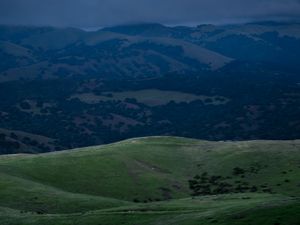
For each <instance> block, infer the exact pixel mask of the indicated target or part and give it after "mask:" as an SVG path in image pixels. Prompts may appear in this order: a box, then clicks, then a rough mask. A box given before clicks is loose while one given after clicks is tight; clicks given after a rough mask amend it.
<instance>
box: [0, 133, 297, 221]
mask: <svg viewBox="0 0 300 225" xmlns="http://www.w3.org/2000/svg"><path fill="white" fill-rule="evenodd" d="M0 174H1V176H0V199H1V201H0V223H1V224H3V225H14V224H18V225H27V224H28V225H29V224H30V225H35V224H36V225H38V224H53V225H54V224H55V225H60V224H70V225H71V224H72V225H74V224H90V225H94V224H95V225H98V224H102V225H110V224H111V225H113V224H130V225H131V224H165V225H167V224H180V225H182V224H186V225H192V224H248V225H249V224H253V225H254V224H264V225H274V224H285V225H295V224H297V223H299V221H300V218H299V212H300V200H299V198H300V192H299V185H300V183H299V179H298V178H299V176H300V142H299V141H244V142H209V141H199V140H195V139H184V138H176V137H148V138H135V139H129V140H126V141H122V142H118V143H115V144H109V145H103V146H95V147H88V148H82V149H74V150H69V151H61V152H54V153H45V154H36V155H32V154H19V155H2V156H0Z"/></svg>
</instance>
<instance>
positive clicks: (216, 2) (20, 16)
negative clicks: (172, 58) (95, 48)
mask: <svg viewBox="0 0 300 225" xmlns="http://www.w3.org/2000/svg"><path fill="white" fill-rule="evenodd" d="M299 18H300V0H0V24H22V25H52V26H73V27H83V28H84V27H86V28H87V27H103V26H111V25H118V24H128V23H142V22H148V23H149V22H156V23H163V24H169V25H176V24H191V25H193V24H201V23H234V22H248V21H252V20H273V19H294V20H299Z"/></svg>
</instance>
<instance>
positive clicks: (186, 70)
mask: <svg viewBox="0 0 300 225" xmlns="http://www.w3.org/2000/svg"><path fill="white" fill-rule="evenodd" d="M0 58H1V62H0V116H1V119H0V153H18V152H47V151H54V150H62V149H67V148H75V147H83V146H90V145H98V144H104V143H111V142H114V141H118V140H123V139H127V138H131V137H136V136H149V135H176V136H184V137H190V138H200V139H208V140H250V139H298V138H300V119H299V113H300V85H299V84H300V77H299V72H300V66H299V58H300V24H299V23H292V22H282V23H278V22H257V23H248V24H233V25H199V26H197V27H184V26H175V27H169V26H164V25H161V24H132V25H123V26H115V27H108V28H103V29H100V30H98V31H93V32H87V31H83V30H80V29H75V28H53V27H25V26H6V25H1V26H0Z"/></svg>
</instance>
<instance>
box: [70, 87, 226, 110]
mask: <svg viewBox="0 0 300 225" xmlns="http://www.w3.org/2000/svg"><path fill="white" fill-rule="evenodd" d="M105 94H106V95H109V96H110V97H108V96H100V95H95V94H93V93H83V94H76V95H74V96H72V98H78V99H79V100H80V101H82V102H85V103H88V104H97V103H99V102H101V101H112V100H116V101H124V100H125V99H136V100H137V101H138V102H140V103H143V104H145V105H148V106H160V105H166V104H168V103H169V102H171V101H173V102H176V103H182V102H185V103H190V102H193V101H202V102H203V104H206V105H224V104H227V103H228V101H229V99H227V98H225V97H222V96H204V95H194V94H188V93H184V92H178V91H163V90H158V89H145V90H139V91H124V92H109V93H105Z"/></svg>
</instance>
